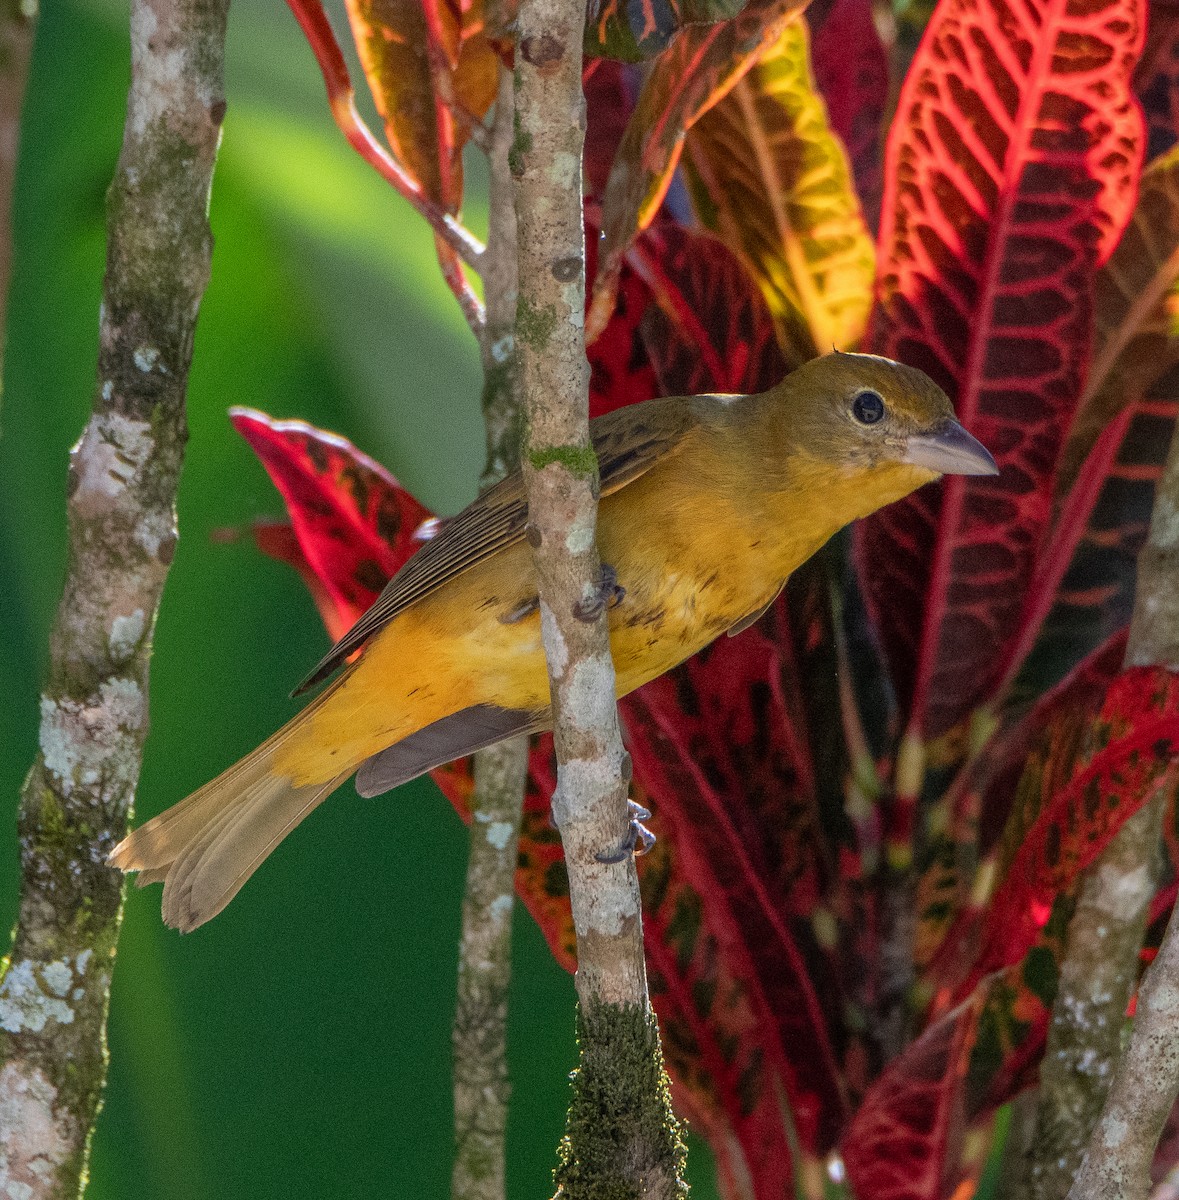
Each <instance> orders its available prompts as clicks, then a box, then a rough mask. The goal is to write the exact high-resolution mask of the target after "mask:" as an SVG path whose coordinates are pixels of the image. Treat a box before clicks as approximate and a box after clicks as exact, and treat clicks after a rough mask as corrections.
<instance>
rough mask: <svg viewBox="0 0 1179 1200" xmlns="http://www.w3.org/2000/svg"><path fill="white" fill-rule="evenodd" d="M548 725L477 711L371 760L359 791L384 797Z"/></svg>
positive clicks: (535, 718)
mask: <svg viewBox="0 0 1179 1200" xmlns="http://www.w3.org/2000/svg"><path fill="white" fill-rule="evenodd" d="M548 725H549V718H548V714H547V712H538V713H537V712H520V711H518V710H516V709H510V708H496V707H495V706H494V705H492V704H475V705H472V706H471V707H470V708H464V709H462V710H461V711H460V712H456V713H451V715H450V716H449V717H443V718H442V720H441V721H435V722H434V724H433V725H427V726H426V727H425V729H419V730H418V731H417V733H411V734H410V735H409V737H407V738H402V739H401V741H399V742H397V743H395V744H394V745H392V746H390V747H388V749H385V750H382V751H381V752H380V753H379V754H374V755H373V756H372V758H369V759H366V760H365V761H364V762H363V763H361V765H360V770H359V771H358V772H357V773H356V790H357V791H358V792H359V793H360V794H361V795H362V796H379V795H381V794H382V793H383V792H388V791H391V790H392V789H393V788H395V787H399V786H400V785H401V784H403V783H408V782H409V780H411V779H416V778H417V777H418V776H419V775H424V774H425V773H426V772H427V771H429V770H432V769H433V768H434V767H440V766H441V765H442V764H443V763H448V762H453V761H454V760H455V759H456V758H464V757H466V755H468V754H474V753H475V751H476V750H482V749H483V748H484V747H485V746H494V745H495V743H496V742H502V741H503V740H504V739H505V738H510V737H517V736H518V735H520V734H529V733H537V732H539V731H540V730H541V729H547V728H548Z"/></svg>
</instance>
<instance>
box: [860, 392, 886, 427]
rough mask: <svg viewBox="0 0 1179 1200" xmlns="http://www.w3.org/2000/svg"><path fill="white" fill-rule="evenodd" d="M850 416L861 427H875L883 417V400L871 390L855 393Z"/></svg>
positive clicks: (877, 393)
mask: <svg viewBox="0 0 1179 1200" xmlns="http://www.w3.org/2000/svg"><path fill="white" fill-rule="evenodd" d="M852 416H853V417H855V419H856V420H857V421H859V423H860V424H861V425H875V424H876V422H877V421H879V420H880V418H881V417H883V416H884V398H883V397H882V396H881V395H880V393H879V392H874V391H872V389H871V388H865V389H864V390H863V391H862V392H857V393H856V395H855V399H854V400H852Z"/></svg>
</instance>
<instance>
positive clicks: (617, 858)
mask: <svg viewBox="0 0 1179 1200" xmlns="http://www.w3.org/2000/svg"><path fill="white" fill-rule="evenodd" d="M626 807H627V811H628V812H629V814H630V824H629V825H628V826H627V829H626V837H624V838H623V839H622V845H621V846H620V847H619V848H618V849H617V850H615V851H613V852H612V853H610V854H597V855H595V856H594V857H595V858H596V859H597V860H598V862H600V863H602V864H603V865H604V866H612V865H613V864H615V863H620V862H624V861H625V860H626V859H628V858H630V857H631V856H632V855H633V856H634V857H635V858H642V856H643V855H644V854H646V853H647V851H648V850H650V849H651V847H652V846H654V845H655V840H656V839H655V835H654V834H653V833H652V832H651V831H650V830H649V829H648V828H647V827H646V825H644V824H643V822H644V821H646V820H649V819H650V816H651V810H650V809H648V808H644V807H643V806H642V805H641V804H636V803H635V802H634V801H633V800H628V801H627V802H626Z"/></svg>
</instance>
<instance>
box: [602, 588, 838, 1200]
mask: <svg viewBox="0 0 1179 1200" xmlns="http://www.w3.org/2000/svg"><path fill="white" fill-rule="evenodd" d="M766 621H767V622H768V624H764V625H763V623H759V624H758V625H756V626H754V627H753V628H751V629H749V630H747V631H746V632H745V633H743V634H741V635H740V636H738V637H736V638H724V639H721V640H720V641H719V642H716V643H714V644H713V646H712V647H711V648H709V649H708V650H705V651H704V652H702V653H701V654H698V655H696V656H695V657H694V658H692V659H690V660H689V661H688V662H687V663H685V664H684V665H683V666H682V667H679V668H677V669H676V670H675V671H673V672H671V673H670V674H669V675H666V676H663V677H662V678H660V679H657V680H655V681H654V682H652V683H650V684H648V685H647V686H646V687H644V688H642V689H641V690H640V691H638V692H636V693H635V694H634V695H632V696H629V697H627V698H625V699H624V700H623V702H622V713H623V718H624V722H625V726H626V731H627V745H628V748H629V749H630V753H631V757H632V758H633V760H634V765H635V776H636V778H638V779H640V780H642V781H643V784H644V787H645V788H646V791H647V793H648V795H649V796H650V798H651V800H652V802H653V808H654V811H655V814H656V817H657V818H658V825H657V828H664V827H666V828H668V829H669V830H673V831H674V833H673V834H672V837H673V838H674V845H675V859H674V864H673V865H674V872H673V873H679V874H681V875H682V880H683V881H684V882H683V883H682V884H681V887H682V888H690V892H688V893H687V894H688V895H694V896H695V900H694V901H693V902H692V903H693V904H694V906H695V910H696V911H698V912H699V914H700V919H699V920H698V921H697V922H696V924H695V928H693V930H692V931H691V932H692V934H693V935H694V936H696V937H705V938H712V939H715V943H716V945H715V949H714V950H712V951H711V953H713V954H714V955H715V957H716V959H717V960H718V961H719V963H720V969H721V970H723V973H724V974H725V975H726V976H728V977H730V978H732V979H733V980H735V981H737V982H738V983H739V985H740V990H741V994H742V996H743V997H744V1002H745V1005H746V1006H747V1007H748V1009H749V1010H750V1012H751V1013H752V1017H753V1020H752V1021H750V1022H748V1023H746V1022H744V1021H739V1022H736V1023H734V1022H733V1020H732V1018H733V1017H735V1016H737V1014H733V1013H730V1012H728V1011H727V1009H726V1006H725V1005H724V1004H723V1003H719V1002H718V998H717V997H711V996H710V997H708V999H709V1000H710V1001H711V1003H709V1004H708V1005H707V1006H705V1007H704V1011H700V1007H699V997H698V996H693V997H692V1000H693V1001H695V1002H696V1007H695V1008H694V1009H693V1010H690V1011H689V1012H687V1013H685V1012H683V1011H682V1009H680V1008H678V1007H676V1008H671V1009H670V1011H669V1013H668V1016H669V1018H670V1019H672V1020H673V1021H679V1022H681V1023H691V1022H692V1021H693V1020H694V1021H695V1023H696V1025H697V1026H699V1027H700V1028H701V1030H702V1032H701V1033H700V1034H699V1035H698V1036H705V1037H708V1038H709V1039H715V1041H716V1042H717V1043H718V1050H717V1052H718V1053H721V1054H722V1055H724V1047H726V1046H727V1047H729V1053H728V1055H726V1056H725V1057H727V1058H735V1059H736V1061H737V1065H738V1066H739V1067H741V1073H742V1076H743V1085H742V1086H743V1089H744V1091H745V1093H746V1095H747V1099H746V1101H745V1105H744V1107H742V1108H739V1109H738V1110H735V1111H736V1112H739V1113H744V1112H745V1111H746V1110H749V1111H752V1110H753V1109H755V1108H756V1109H758V1110H759V1111H762V1112H763V1114H768V1115H767V1116H766V1119H768V1120H770V1122H771V1127H770V1128H768V1129H767V1128H766V1127H765V1126H764V1125H763V1124H761V1123H760V1122H759V1123H757V1124H756V1125H755V1126H754V1127H752V1128H750V1127H747V1126H746V1125H745V1124H744V1123H743V1122H741V1121H733V1117H734V1115H735V1113H734V1112H733V1111H731V1110H728V1109H727V1108H726V1110H725V1111H726V1112H728V1113H729V1119H730V1121H731V1122H732V1125H733V1127H731V1129H730V1133H731V1135H732V1136H733V1137H735V1138H736V1139H737V1141H738V1143H739V1144H740V1146H741V1148H742V1151H743V1152H744V1154H745V1155H746V1157H747V1158H757V1157H759V1156H760V1153H761V1151H760V1150H759V1148H758V1147H759V1142H764V1140H765V1139H766V1138H770V1139H771V1143H772V1142H773V1141H774V1140H776V1139H777V1138H779V1137H780V1136H781V1129H780V1125H781V1121H782V1114H781V1111H780V1109H779V1107H778V1105H777V1102H776V1100H775V1096H776V1095H777V1093H779V1092H781V1093H782V1094H783V1095H784V1096H785V1097H786V1098H787V1099H788V1100H789V1107H790V1112H791V1114H792V1115H793V1117H794V1121H795V1123H796V1126H797V1136H798V1139H799V1141H800V1143H801V1145H802V1146H803V1148H804V1149H806V1150H811V1151H816V1150H817V1151H820V1152H821V1151H823V1150H825V1149H827V1148H829V1147H830V1145H831V1144H832V1142H833V1140H834V1138H835V1136H837V1134H838V1131H839V1129H840V1127H841V1125H842V1123H843V1120H844V1118H845V1116H846V1104H847V1101H846V1098H845V1096H844V1094H843V1091H842V1085H841V1082H840V1076H841V1072H840V1067H839V1058H840V1053H841V1052H842V1049H843V1045H842V1042H843V1037H844V1035H843V1034H842V1032H841V1029H840V1027H841V1022H840V1019H839V1018H840V1015H841V1013H842V1004H841V1000H840V995H839V988H838V986H837V983H836V981H835V980H833V979H832V973H831V971H830V969H829V967H828V966H827V965H826V964H825V963H824V961H823V952H822V949H821V947H820V946H819V945H818V943H817V941H816V937H815V929H814V925H813V923H812V919H813V917H814V915H815V911H816V908H817V907H819V901H820V900H825V899H826V898H827V892H828V889H829V887H830V886H831V884H832V883H833V878H832V876H833V874H834V869H835V867H836V863H835V862H833V861H832V856H831V855H829V853H828V848H827V844H826V840H825V837H824V831H823V829H822V828H821V826H820V824H819V821H818V814H817V802H818V796H817V791H818V784H817V780H816V778H815V774H814V765H813V762H812V758H811V753H810V748H809V744H808V740H807V735H806V729H807V714H806V706H805V701H804V699H803V696H802V695H801V693H800V691H799V688H798V683H797V675H796V673H795V672H794V671H793V670H792V668H793V666H794V664H793V663H792V662H791V661H790V658H791V650H792V647H793V644H794V638H793V634H792V632H791V630H790V621H789V617H788V615H787V613H786V607H785V601H784V600H782V599H780V600H779V601H778V602H777V604H776V605H775V606H774V609H773V611H772V613H771V614H770V615H768V616H767V618H766ZM679 899H680V902H681V903H686V902H685V901H684V900H683V895H682V894H681V895H680V897H679ZM827 919H828V921H829V922H830V923H831V925H832V926H837V922H836V918H835V916H834V914H831V913H830V912H828V914H827ZM685 943H686V944H685V945H684V946H683V947H682V949H681V954H682V955H683V957H684V958H685V959H686V960H688V961H691V960H692V958H693V956H694V955H695V953H696V951H695V949H694V947H693V946H692V943H691V939H688V938H685ZM654 998H655V1003H656V1007H657V1009H660V1008H661V1007H662V1006H663V1005H664V1004H668V1005H669V1006H670V1004H671V1001H672V1000H674V999H675V997H667V998H664V997H663V996H662V994H660V993H656V995H655V997H654ZM661 1015H662V1014H661ZM833 1031H834V1032H833ZM837 1039H838V1042H839V1044H838V1045H837ZM734 1069H736V1068H734ZM717 1083H718V1085H719V1083H720V1081H717ZM719 1099H720V1097H717V1100H718V1101H719ZM763 1106H767V1107H763ZM716 1107H718V1108H719V1107H721V1105H720V1104H719V1103H717V1104H716ZM767 1194H768V1193H767Z"/></svg>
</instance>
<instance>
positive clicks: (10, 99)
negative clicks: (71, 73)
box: [0, 0, 38, 361]
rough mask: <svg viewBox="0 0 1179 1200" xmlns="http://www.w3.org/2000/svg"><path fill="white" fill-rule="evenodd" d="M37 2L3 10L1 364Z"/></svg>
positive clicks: (13, 3)
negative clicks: (15, 193) (15, 195)
mask: <svg viewBox="0 0 1179 1200" xmlns="http://www.w3.org/2000/svg"><path fill="white" fill-rule="evenodd" d="M37 8H38V3H37V0H7V3H5V4H4V5H3V7H2V8H0V361H3V350H4V332H5V328H6V325H7V319H8V281H9V278H10V276H11V274H12V188H13V184H14V183H15V182H16V163H17V154H18V151H19V149H20V114H21V109H22V107H23V106H24V99H25V84H26V83H27V82H28V78H29V59H30V58H31V57H32V54H33V33H34V31H35V29H36V28H37Z"/></svg>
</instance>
